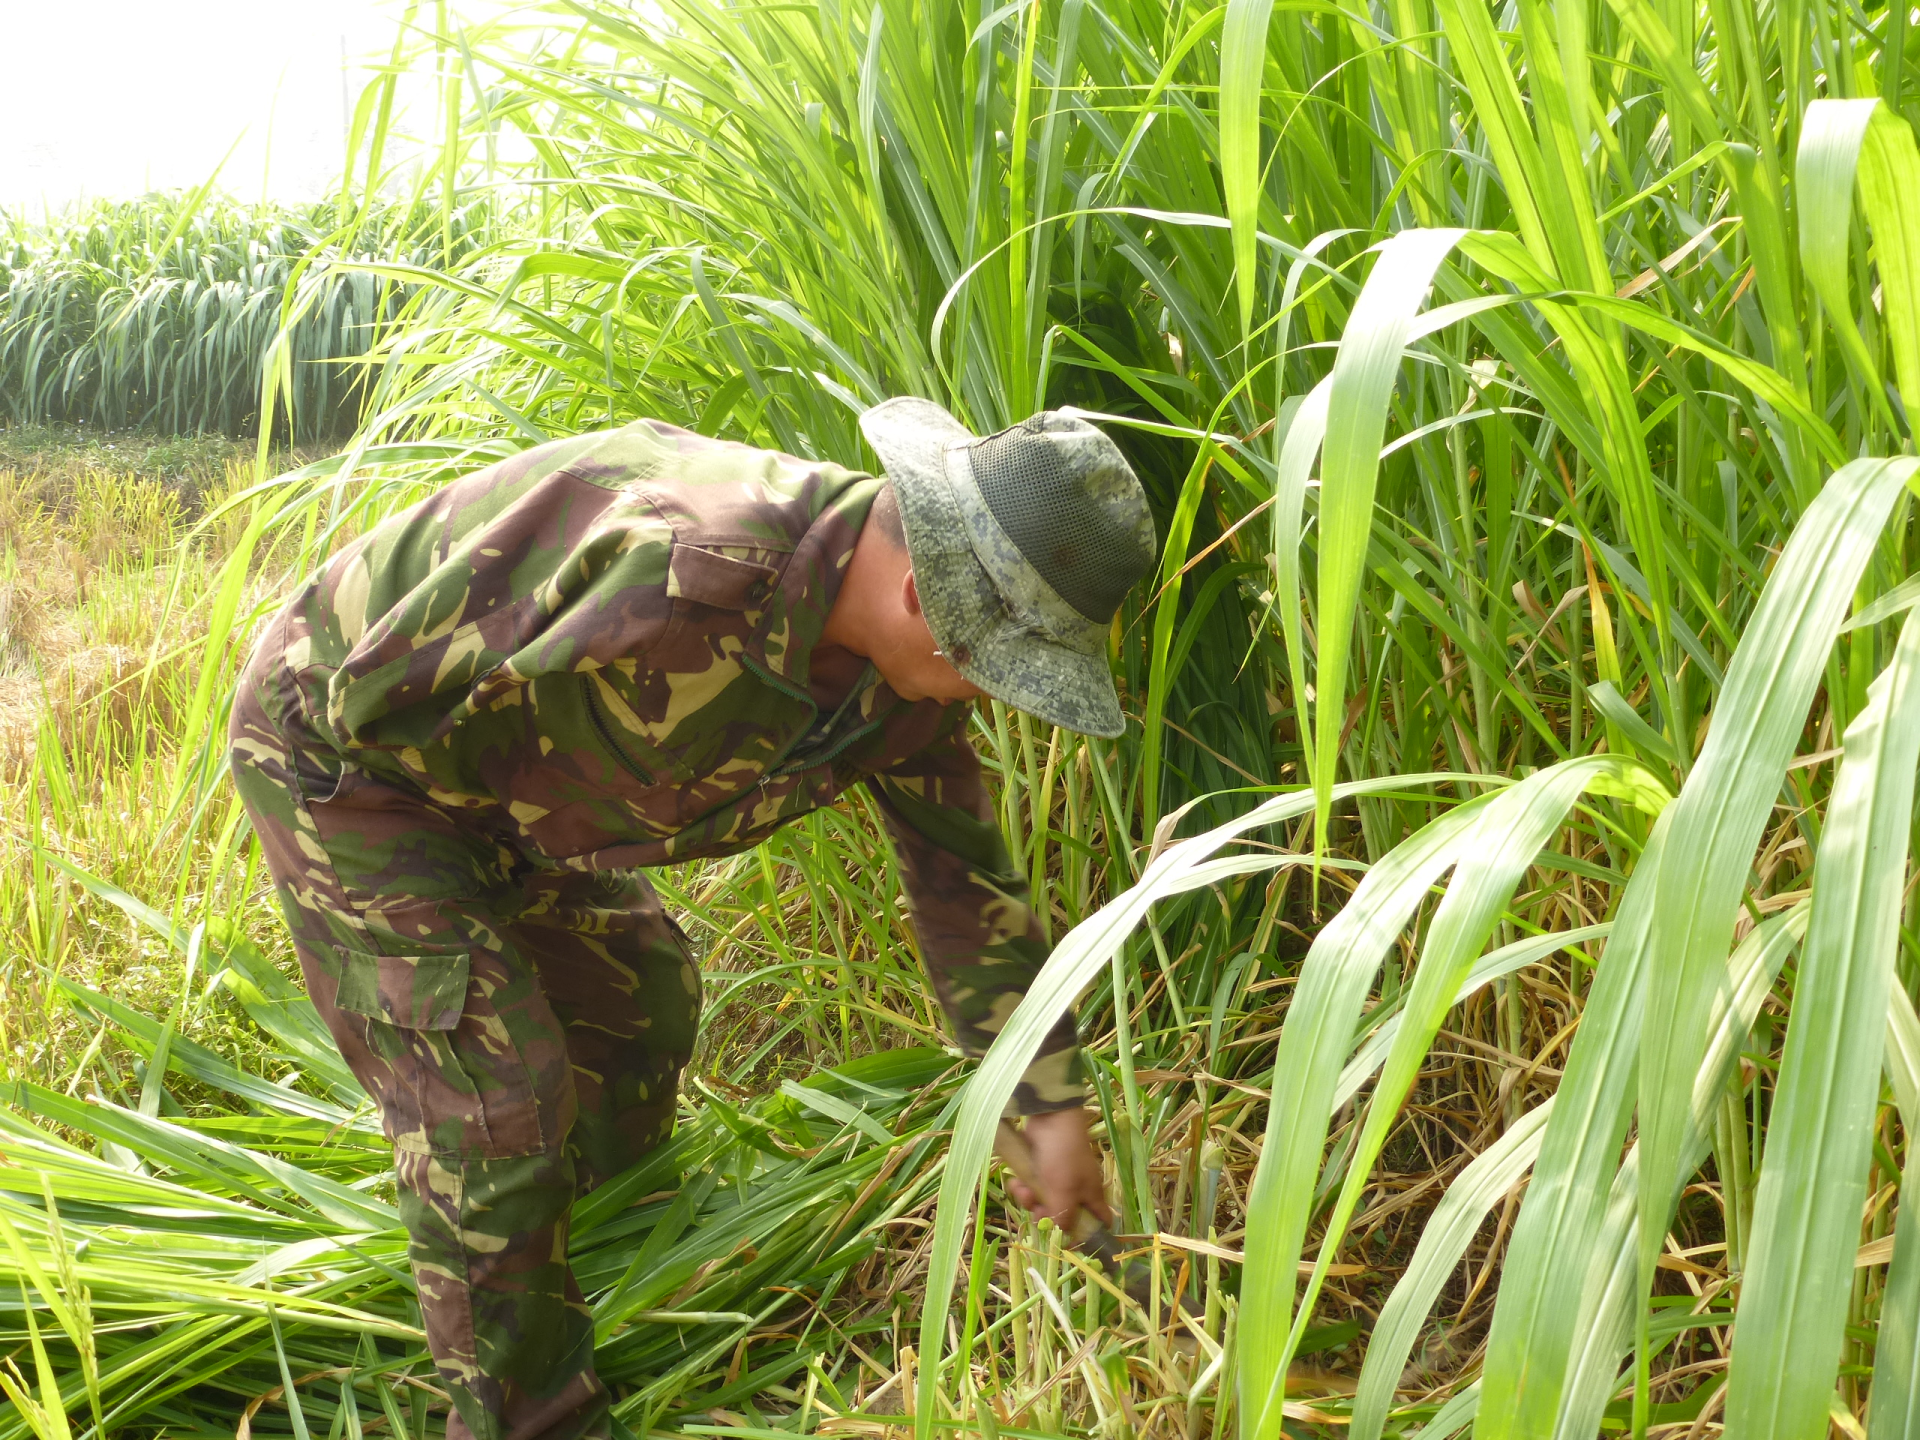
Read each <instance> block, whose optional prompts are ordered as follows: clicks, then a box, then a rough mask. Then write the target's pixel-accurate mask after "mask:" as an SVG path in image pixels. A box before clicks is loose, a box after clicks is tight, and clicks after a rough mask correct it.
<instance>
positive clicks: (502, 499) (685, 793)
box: [231, 421, 1083, 1440]
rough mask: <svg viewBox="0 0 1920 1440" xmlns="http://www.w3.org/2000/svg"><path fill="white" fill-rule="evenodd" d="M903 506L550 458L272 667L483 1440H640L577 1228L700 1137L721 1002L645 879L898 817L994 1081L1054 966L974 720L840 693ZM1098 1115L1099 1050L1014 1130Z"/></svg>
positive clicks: (313, 945) (267, 785)
mask: <svg viewBox="0 0 1920 1440" xmlns="http://www.w3.org/2000/svg"><path fill="white" fill-rule="evenodd" d="M881 484H882V482H881V481H879V480H876V479H875V478H873V477H872V476H869V475H864V474H860V473H857V472H853V471H848V470H843V469H840V468H839V467H836V466H831V465H820V464H813V463H809V462H806V461H801V460H797V459H794V458H792V457H790V456H785V455H779V454H774V453H772V452H768V451H762V450H755V449H750V448H748V447H745V446H741V445H735V444H729V443H724V442H718V441H713V440H708V439H704V438H702V437H700V436H697V435H693V434H691V433H689V432H686V431H683V430H679V429H676V428H674V427H672V426H669V425H665V424H661V423H657V422H652V421H641V422H638V423H636V424H634V425H629V426H627V427H625V428H623V429H620V430H616V431H610V432H605V433H601V434H597V435H589V436H582V437H577V438H574V439H569V440H564V441H558V442H554V443H551V444H547V445H542V446H540V447H538V448H536V449H532V450H529V451H527V452H525V453H523V454H521V455H518V456H515V457H513V458H511V459H509V460H505V461H502V462H500V463H498V464H496V465H493V466H490V467H488V468H486V469H484V470H481V471H478V472H476V473H475V474H473V475H470V476H468V477H466V478H464V479H462V480H459V481H457V482H455V483H454V484H452V485H449V486H447V487H446V488H444V489H442V490H440V491H438V492H436V493H435V494H433V495H431V496H429V497H428V498H427V499H425V500H423V501H421V502H420V503H419V504H418V505H416V506H414V507H413V508H412V509H410V510H408V511H406V512H404V513H402V514H400V515H397V516H395V517H394V518H392V519H391V520H389V521H387V522H386V523H385V524H383V525H381V526H380V527H378V528H377V529H376V530H374V531H373V532H371V533H370V534H368V535H367V536H365V537H364V538H362V539H361V540H359V541H357V542H355V543H354V544H353V545H351V546H349V547H348V548H347V549H345V550H344V551H343V552H342V553H341V554H340V555H338V556H336V557H335V558H334V559H333V560H332V561H330V562H329V563H328V565H327V566H326V567H325V569H324V570H323V571H322V572H321V574H320V575H319V576H318V578H317V579H316V580H315V581H314V582H313V583H312V584H310V585H309V586H307V587H306V588H305V589H304V590H302V591H301V592H300V593H299V594H298V595H296V596H295V597H294V598H293V599H292V600H291V601H290V602H289V603H288V604H287V606H286V607H285V609H283V610H282V611H281V612H280V614H279V615H278V616H277V617H276V619H275V620H274V621H273V623H272V624H271V625H270V627H269V628H268V629H267V631H266V632H265V634H264V635H263V636H262V638H261V640H260V641H259V643H258V644H257V646H256V648H255V651H254V655H253V658H252V660H251V661H250V663H249V666H248V668H247V672H246V675H245V676H244V678H243V681H242V685H241V688H240V692H239V694H238V696H237V697H236V701H235V706H234V715H233V722H232V729H231V756H232V762H233V773H234V778H235V782H236V784H237V786H238V788H239V790H240V794H241V796H242V798H243V800H244V801H245V803H246V806H247V808H248V811H249V813H250V815H251V817H252V819H253V821H254V826H255V829H256V831H257V833H258V834H259V837H260V842H261V847H262V853H263V855H264V857H265V860H266V863H267V865H268V867H269V869H270V870H271V872H272V874H273V876H274V880H275V883H276V886H277V889H278V893H279V896H280V900H281V905H282V908H283V910H284V911H285V913H286V916H287V921H288V925H289V928H290V930H291V932H292V935H293V939H294V944H295V949H296V952H297V954H298V956H299V959H300V963H301V966H302V969H303V971H304V973H305V977H306V981H307V986H308V989H309V992H310V993H311V995H312V997H313V1000H314V1004H315V1006H316V1007H317V1008H318V1010H319V1011H320V1013H321V1015H322V1016H323V1018H324V1019H325V1020H326V1022H327V1024H328V1027H329V1029H330V1030H331V1031H332V1033H333V1035H334V1038H335V1040H336V1041H337V1042H338V1044H339V1046H340V1049H341V1053H342V1055H343V1056H344V1057H345V1058H346V1060H347V1062H348V1064H349V1065H350V1066H351V1067H352V1069H353V1071H354V1073H355V1074H356V1075H357V1076H358V1077H359V1078H360V1079H361V1081H362V1083H363V1084H365V1085H366V1087H367V1089H368V1092H369V1093H370V1094H371V1095H372V1096H373V1097H374V1099H375V1100H376V1102H377V1103H378V1104H379V1106H380V1110H381V1114H382V1117H383V1121H384V1124H385V1127H386V1130H387V1133H388V1135H389V1137H390V1138H391V1139H392V1141H393V1144H394V1147H395V1151H396V1167H397V1174H398V1181H399V1188H400V1194H401V1206H402V1214H403V1217H404V1219H405V1221H406V1225H407V1230H408V1234H409V1236H410V1239H411V1255H412V1260H413V1266H414V1273H415V1276H416V1278H417V1281H418V1284H419V1289H420V1299H421V1308H422V1314H423V1319H424V1323H425V1326H426V1329H427V1333H428V1338H429V1342H430V1344H431V1346H432V1349H433V1353H434V1357H435V1360H436V1362H437V1364H438V1365H439V1367H440V1370H441V1372H442V1374H443V1376H444V1377H445V1379H446V1381H447V1385H448V1389H449V1393H450V1394H452V1395H453V1397H454V1400H455V1408H456V1414H455V1415H454V1416H453V1417H450V1419H449V1426H448V1434H449V1436H450V1437H453V1440H463V1437H464V1436H466V1435H472V1436H476V1437H479V1440H528V1437H534V1436H542V1437H553V1440H571V1437H573V1436H576V1435H587V1434H594V1435H600V1434H605V1433H606V1430H607V1420H606V1418H605V1411H606V1407H607V1396H606V1393H605V1391H604V1388H603V1387H602V1386H601V1384H600V1382H599V1381H598V1380H597V1378H596V1377H595V1375H594V1371H593V1366H592V1324H591V1319H590V1316H589V1314H588V1312H587V1309H586V1307H585V1304H584V1302H583V1301H582V1298H581V1295H580V1292H579V1289H578V1287H577V1285H576V1284H575V1282H574V1280H573V1277H572V1275H571V1273H570V1271H569V1270H568V1267H567V1263H566V1242H567V1221H568V1214H569V1212H570V1209H571V1206H572V1203H573V1201H574V1199H575V1197H576V1196H578V1195H579V1194H581V1193H584V1192H585V1191H586V1190H587V1189H590V1188H591V1187H592V1186H594V1185H596V1184H598V1183H600V1182H601V1181H603V1180H605V1179H606V1178H608V1177H609V1176H611V1175H614V1174H617V1173H619V1172H620V1171H622V1170H624V1169H626V1168H627V1167H629V1166H631V1165H632V1164H634V1163H635V1162H636V1161H638V1160H639V1159H640V1158H641V1157H642V1156H644V1155H645V1154H646V1153H647V1152H648V1151H649V1150H650V1149H652V1148H653V1147H654V1146H656V1145H658V1144H659V1143H660V1142H661V1141H662V1140H663V1139H665V1138H666V1136H667V1135H668V1134H669V1133H670V1131H671V1128H672V1123H673V1113H674V1103H675V1095H676V1090H677V1085H678V1078H679V1073H680V1070H681V1068H682V1067H683V1066H684V1065H685V1064H686V1062H687V1059H688V1057H689V1055H690V1054H691V1051H692V1046H693V1041H694V1037H695V1034H696V1031H697V1024H698V1010H699V998H700V983H699V977H698V972H697V970H696V968H695V965H694V961H693V957H692V956H691V954H690V952H689V949H688V947H687V945H686V942H685V937H684V935H683V934H682V933H681V932H680V931H679V929H678V927H677V926H675V925H674V924H673V922H672V921H671V920H670V919H669V918H668V917H667V916H666V915H665V914H664V912H663V911H662V909H661V906H660V903H659V900H658V898H657V897H656V896H655V894H654V892H653V890H652V887H651V886H649V885H648V884H647V883H646V881H645V879H644V877H642V876H641V875H640V874H639V873H637V872H638V870H639V869H640V868H643V867H646V866H652V865H661V864H668V863H673V862H678V861H682V860H691V859H696V858H702V857H711V856H721V855H728V854H733V853H736V852H738V851H740V850H743V849H746V848H749V847H751V846H753V845H755V844H757V843H759V842H760V841H761V840H763V839H765V838H766V837H767V836H768V835H770V834H772V833H773V832H774V831H775V830H777V829H778V828H779V827H780V826H782V825H784V824H786V823H788V822H790V821H791V820H793V819H795V818H796V817H798V816H800V815H804V814H806V813H808V812H809V811H812V810H815V809H818V808H820V807H821V806H824V805H828V804H831V803H832V802H833V801H834V799H835V797H837V796H838V795H839V794H840V793H841V792H842V791H844V790H846V789H847V788H848V787H849V786H852V785H854V784H857V783H864V784H865V785H866V786H867V787H868V789H869V791H870V793H871V794H872V795H873V796H874V798H875V799H876V801H877V802H878V805H879V808H880V810H881V812H882V814H883V815H884V816H885V818H886V823H887V827H888V830H889V834H890V836H891V839H892V842H893V846H894V849H895V853H896V855H897V857H898V860H899V863H900V866H901V873H902V880H903V885H904V888H905V890H906V892H907V895H908V899H909V904H910V907H911V911H912V917H913V922H914V929H915V932H916V935H917V937H918V939H919V943H920V948H921V952H922V957H923V959H924V960H925V962H926V965H927V967H928V970H929V972H930V974H931V976H932V979H933V983H934V987H935V990H936V993H937V994H938V996H939V998H940V1000H941V1002H942V1004H943V1006H944V1008H945V1010H946V1012H947V1014H948V1016H949V1017H950V1020H951V1023H952V1025H953V1029H954V1033H955V1037H956V1039H957V1040H958V1041H959V1043H960V1045H961V1047H962V1048H963V1049H964V1050H965V1051H967V1052H968V1053H971V1054H978V1053H980V1052H981V1051H983V1050H984V1049H985V1048H986V1046H987V1045H988V1044H989V1043H990V1042H991V1041H992V1039H993V1037H994V1036H995V1035H996V1034H997V1033H998V1031H999V1029H1000V1027H1001V1026H1002V1025H1003V1024H1004V1023H1005V1022H1006V1020H1007V1018H1008V1017H1009V1016H1010V1015H1011V1014H1012V1012H1013V1010H1014V1008H1015V1006H1016V1005H1017V1004H1018V1003H1019V1000H1020V997H1021V996H1022V995H1024V994H1025V992H1026V988H1027V986H1028V984H1029V983H1030V982H1031V980H1032V978H1033V975H1034V974H1035V972H1036V971H1037V970H1038V968H1039V966H1040V964H1041V962H1042V961H1043V960H1044V958H1045V945H1044V942H1043V940H1042V938H1041V933H1040V930H1039V926H1038V923H1037V921H1036V919H1035V916H1034V914H1033V912H1032V909H1031V907H1030V905H1029V899H1028V894H1027V889H1026V885H1025V882H1024V880H1023V879H1022V878H1021V877H1020V875H1019V874H1018V873H1017V872H1016V871H1015V870H1014V867H1013V865H1012V863H1011V862H1010V860H1009V858H1008V856H1007V853H1006V850H1005V846H1004V843H1003V841H1002V839H1001V836H1000V833H999V831H998V828H997V826H996V824H995V822H994V818H993V811H992V807H991V805H990V802H989V797H988V794H987V790H986V786H985V783H984V780H983V777H982V773H981V767H980V762H979V759H978V757H977V756H976V755H975V753H974V750H973V748H972V745H971V744H970V743H969V741H968V739H967V724H968V719H969V715H970V713H971V707H969V706H965V705H942V704H940V703H939V702H936V701H922V702H919V703H909V702H907V701H904V700H902V699H901V698H900V697H898V696H896V695H894V694H893V692H892V691H891V690H890V689H889V688H888V687H887V686H886V684H885V683H884V682H882V681H881V680H879V679H878V677H877V676H876V675H875V674H874V673H873V672H872V671H871V670H869V672H868V674H867V676H866V677H865V679H864V681H863V682H862V683H861V685H860V686H859V687H858V688H857V689H856V691H855V693H854V694H853V695H852V696H850V697H849V698H848V700H847V701H846V703H845V704H844V705H842V706H841V707H840V708H839V709H838V710H837V711H836V712H835V713H834V714H832V715H831V716H824V715H822V714H821V712H820V709H819V707H818V706H817V705H816V704H815V702H814V699H813V696H812V693H811V691H810V689H809V680H810V675H809V660H810V656H811V654H812V651H813V648H814V646H815V645H816V644H817V642H818V639H819V636H820V632H821V629H822V627H823V626H824V624H825V622H826V618H827V614H828V612H829V610H830V609H831V608H832V604H833V600H834V597H835V595H836V594H837V593H838V587H839V583H840V578H841V576H842V575H843V573H844V571H845V567H846V565H847V562H848V561H849V559H850V558H851V556H852V552H853V547H854V543H855V541H856V539H857V538H858V535H859V532H860V528H861V526H862V525H863V524H864V523H865V520H866V515H867V512H868V510H869V508H870V507H871V505H872V503H873V500H874V497H875V496H876V495H877V494H878V493H879V490H880V488H881ZM1082 1096H1083V1091H1082V1084H1081V1073H1080V1058H1079V1052H1078V1049H1077V1047H1076V1044H1075V1036H1074V1032H1073V1027H1072V1023H1071V1021H1070V1020H1065V1021H1062V1023H1061V1024H1060V1025H1059V1026H1058V1027H1057V1028H1056V1030H1055V1032H1054V1033H1053V1035H1052V1036H1050V1037H1049V1042H1048V1044H1047V1045H1046V1046H1045V1047H1043V1051H1042V1054H1041V1057H1040V1058H1039V1059H1038V1060H1037V1061H1036V1062H1035V1064H1034V1066H1033V1067H1032V1068H1031V1069H1030V1070H1029V1072H1028V1074H1027V1076H1026V1077H1025V1080H1024V1082H1023V1084H1022V1086H1021V1087H1020V1090H1019V1092H1018V1093H1017V1095H1016V1097H1015V1102H1014V1107H1015V1108H1016V1109H1018V1110H1020V1111H1022V1112H1024V1113H1036V1112H1039V1111H1044V1110H1049V1109H1058V1108H1063V1107H1066V1106H1070V1105H1077V1104H1079V1103H1081V1100H1082Z"/></svg>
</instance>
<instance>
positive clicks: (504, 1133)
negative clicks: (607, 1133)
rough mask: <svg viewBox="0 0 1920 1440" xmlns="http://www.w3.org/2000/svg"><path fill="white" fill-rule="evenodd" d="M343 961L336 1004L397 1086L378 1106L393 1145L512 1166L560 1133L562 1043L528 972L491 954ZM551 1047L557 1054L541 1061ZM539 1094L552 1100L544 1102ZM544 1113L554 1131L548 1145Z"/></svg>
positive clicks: (350, 956) (360, 955)
mask: <svg viewBox="0 0 1920 1440" xmlns="http://www.w3.org/2000/svg"><path fill="white" fill-rule="evenodd" d="M341 959H342V962H343V963H342V968H341V974H340V986H339V989H338V991H337V992H336V993H335V997H334V1004H335V1005H336V1006H337V1007H338V1008H339V1009H341V1010H343V1011H351V1012H353V1013H354V1014H356V1015H360V1016H363V1017H365V1019H366V1020H367V1021H368V1022H371V1023H368V1024H367V1026H366V1039H367V1045H368V1048H369V1049H371V1050H372V1051H373V1052H374V1053H375V1054H376V1055H377V1056H378V1057H379V1058H380V1059H381V1060H382V1061H383V1062H384V1063H385V1065H386V1067H387V1069H388V1070H389V1072H390V1075H391V1080H392V1086H391V1091H390V1093H389V1094H387V1095H382V1096H380V1097H379V1098H380V1099H381V1101H382V1108H383V1110H384V1111H385V1112H386V1114H385V1118H386V1122H387V1126H388V1132H389V1138H390V1139H391V1140H392V1141H393V1143H394V1145H395V1147H396V1148H398V1149H401V1150H410V1151H414V1152H416V1153H421V1154H426V1153H437V1154H442V1155H462V1156H481V1157H485V1158H487V1159H507V1158H510V1157H513V1156H517V1155H532V1154H536V1153H538V1152H539V1151H541V1150H543V1149H546V1148H547V1146H548V1145H549V1144H550V1143H552V1142H553V1141H557V1140H558V1138H559V1136H560V1134H564V1133H565V1123H564V1122H565V1120H567V1119H570V1118H571V1117H570V1115H569V1114H568V1113H567V1112H569V1111H570V1110H571V1108H572V1107H571V1105H570V1104H569V1103H568V1101H569V1100H570V1098H571V1097H570V1096H568V1095H566V1094H564V1093H563V1092H565V1091H566V1090H567V1089H569V1088H570V1086H569V1085H568V1077H567V1076H566V1075H565V1072H564V1048H563V1042H562V1041H561V1039H560V1035H559V1031H558V1028H557V1026H555V1025H554V1023H553V1022H552V1020H551V1012H550V1011H547V1009H546V1006H545V1005H544V1003H542V1001H541V997H540V996H539V994H538V990H537V982H536V981H535V980H534V978H533V977H532V976H531V975H523V976H518V977H516V976H513V975H511V974H509V973H508V970H507V967H506V966H504V965H503V964H502V963H501V960H500V958H499V957H498V956H495V955H493V954H491V953H489V952H487V951H485V950H482V949H478V948H471V947H462V948H460V949H457V950H454V949H439V948H436V949H432V950H426V949H420V950H417V951H415V952H414V953H410V954H370V953H366V952H360V951H348V952H345V953H344V954H343V955H342V957H341ZM516 992H528V993H516ZM507 1006H511V1007H513V1008H514V1010H515V1011H516V1012H525V1011H527V1010H536V1011H539V1012H545V1013H544V1014H538V1013H536V1014H526V1013H507V1011H506V1008H505V1007H507ZM543 1022H544V1023H543ZM548 1050H551V1051H554V1052H555V1053H554V1054H550V1055H548V1054H542V1053H541V1052H543V1051H548ZM543 1069H544V1070H545V1071H546V1072H547V1074H546V1076H545V1080H546V1083H545V1084H544V1085H542V1084H541V1083H540V1078H541V1071H542V1070H543ZM543 1088H544V1089H546V1090H548V1091H550V1092H553V1093H549V1094H548V1095H546V1096H544V1097H543V1096H542V1095H541V1094H540V1093H539V1091H540V1090H541V1089H543ZM543 1099H545V1101H546V1104H545V1105H544V1106H543V1105H542V1103H541V1102H542V1100H543ZM543 1109H545V1110H546V1111H547V1112H548V1113H549V1115H550V1116H552V1117H553V1119H555V1120H557V1121H560V1122H561V1123H558V1124H555V1125H554V1126H553V1129H554V1130H555V1132H556V1133H555V1134H553V1135H551V1136H549V1135H548V1134H546V1133H545V1132H546V1129H547V1127H546V1126H544V1125H543V1124H542V1114H541V1112H542V1110H543Z"/></svg>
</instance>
